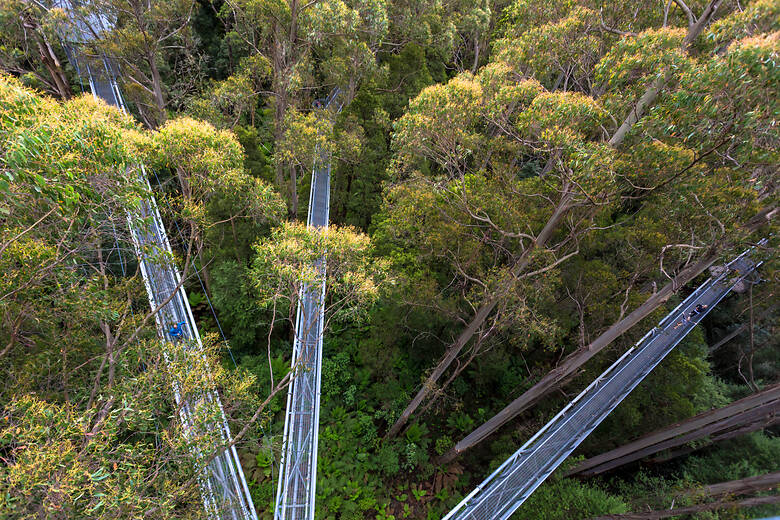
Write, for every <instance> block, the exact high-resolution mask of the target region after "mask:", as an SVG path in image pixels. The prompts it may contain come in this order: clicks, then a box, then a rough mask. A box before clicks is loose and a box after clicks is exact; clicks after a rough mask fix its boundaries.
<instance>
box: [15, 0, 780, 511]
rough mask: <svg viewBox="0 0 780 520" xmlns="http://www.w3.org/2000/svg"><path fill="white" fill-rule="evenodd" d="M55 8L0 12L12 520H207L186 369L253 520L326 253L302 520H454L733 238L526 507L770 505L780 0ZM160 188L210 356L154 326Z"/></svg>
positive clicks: (778, 491)
mask: <svg viewBox="0 0 780 520" xmlns="http://www.w3.org/2000/svg"><path fill="white" fill-rule="evenodd" d="M63 5H64V4H62V3H59V2H54V1H52V0H36V1H30V0H0V68H2V72H0V195H1V196H0V378H2V380H3V384H2V385H0V518H3V519H5V518H7V519H38V518H52V519H78V518H107V519H108V518H117V519H129V518H182V519H195V518H207V514H206V512H205V510H204V508H203V502H202V501H201V497H200V489H199V483H198V477H197V474H196V467H195V466H196V465H195V464H193V460H192V457H193V455H192V451H193V450H192V446H191V444H190V443H189V442H188V441H186V440H185V438H184V436H183V435H182V424H181V422H180V421H179V420H177V414H178V412H179V410H178V409H177V401H176V400H175V399H174V395H173V392H172V391H171V388H172V382H174V381H175V382H176V384H177V385H180V387H179V388H180V390H181V389H182V388H183V389H184V390H183V391H186V389H187V388H199V387H204V386H209V385H212V386H214V387H216V388H217V389H218V391H219V395H220V397H221V399H222V403H223V405H224V409H225V413H226V414H227V416H228V420H229V423H230V426H231V431H232V432H233V433H234V434H235V436H236V438H235V439H233V440H234V442H235V446H236V447H237V448H238V454H239V457H240V460H241V463H242V466H243V470H244V472H245V474H246V477H247V480H248V483H249V489H250V491H251V494H252V497H253V500H254V504H255V507H256V508H257V513H258V516H259V517H260V518H263V519H270V518H273V503H274V497H275V493H276V486H277V478H278V471H279V459H280V453H281V445H282V433H283V429H284V416H285V413H284V410H285V403H286V401H285V398H286V395H287V389H286V386H287V385H288V384H289V382H290V379H291V377H292V375H293V374H291V372H290V370H291V362H292V361H293V360H291V357H292V346H293V339H294V337H295V334H296V332H295V330H294V327H295V318H296V309H297V305H298V300H299V297H300V295H301V287H302V286H303V285H304V284H305V283H309V282H312V280H314V279H316V278H317V276H318V273H317V272H315V271H312V269H311V268H310V266H311V265H312V263H313V262H314V260H315V259H317V258H318V257H319V255H321V254H322V252H323V251H326V252H327V281H326V283H327V292H326V299H325V302H324V305H325V329H324V354H323V360H322V388H321V412H320V422H319V424H320V426H319V450H318V473H317V513H316V516H317V518H320V519H368V518H370V519H374V518H376V519H397V520H398V519H404V518H414V519H439V518H442V517H443V516H444V515H445V514H446V513H447V512H448V511H449V510H451V509H452V508H453V507H454V506H455V505H456V504H457V503H458V502H460V500H461V499H462V498H463V497H464V496H465V495H466V494H468V493H469V492H470V491H471V490H472V489H473V488H474V486H476V485H477V484H479V483H480V482H481V481H482V480H483V479H484V478H485V477H486V476H487V475H488V474H490V473H491V472H492V471H493V470H495V469H496V468H497V467H498V466H499V464H501V462H502V461H504V460H505V459H506V458H507V457H508V456H509V455H511V454H512V453H513V452H515V450H517V449H518V448H519V447H520V446H521V445H522V444H523V443H524V442H525V441H526V440H528V439H529V438H530V437H531V436H532V435H533V434H534V433H535V432H536V431H537V430H539V428H541V427H542V426H543V425H544V424H545V423H546V422H547V421H548V420H550V419H551V418H552V417H553V416H555V414H557V413H558V411H559V410H561V409H562V408H563V407H564V406H565V405H566V404H567V403H568V402H569V401H571V400H572V398H574V397H575V396H576V395H577V394H578V393H579V392H580V391H581V390H582V389H584V388H585V387H586V386H588V385H589V384H590V383H591V381H593V380H594V379H595V378H596V377H597V376H598V375H599V374H601V373H602V372H603V371H604V370H605V369H606V368H607V367H608V366H609V365H610V364H611V363H613V362H614V361H615V360H616V359H618V358H619V357H620V356H621V355H622V354H623V353H624V352H626V350H627V349H629V348H630V347H631V346H632V345H634V344H635V343H636V342H637V340H639V339H640V338H642V337H643V336H644V335H645V333H647V332H648V331H649V330H651V329H652V328H653V327H654V325H655V324H656V323H658V322H659V320H661V319H662V318H663V317H664V316H666V315H667V313H669V312H670V311H672V309H674V308H675V307H676V306H677V305H678V303H680V301H682V300H683V299H685V298H686V297H687V296H688V295H689V294H691V292H692V291H694V290H695V289H696V287H697V286H698V285H700V284H701V283H702V282H704V281H705V280H706V279H707V277H708V276H710V274H711V273H717V272H718V269H719V268H720V269H722V266H723V265H724V264H725V263H727V262H728V261H729V260H730V259H732V258H734V257H735V256H736V255H738V254H740V253H741V252H743V251H745V250H746V249H748V248H750V247H753V248H754V249H753V250H752V253H751V258H752V259H753V260H754V261H756V262H763V264H762V265H761V266H760V268H759V270H758V271H757V276H755V277H753V278H751V280H750V282H749V283H740V284H738V286H736V287H735V290H734V291H732V292H731V293H730V294H729V295H728V296H727V297H726V298H725V299H724V300H723V301H721V302H720V303H719V304H718V306H717V308H714V309H708V310H709V313H708V314H707V315H706V316H705V317H704V319H703V320H702V322H701V324H700V325H699V326H697V327H696V328H695V329H693V331H692V332H691V333H690V334H688V335H687V336H686V337H685V339H684V340H683V341H682V342H681V343H680V344H679V345H678V346H677V347H676V348H675V349H674V350H673V351H672V352H671V353H670V354H669V355H668V356H667V357H666V359H664V360H663V362H662V363H661V364H660V365H659V366H658V367H657V368H655V370H653V371H652V373H650V374H649V375H648V376H647V377H646V379H645V380H644V381H643V382H642V383H641V384H640V385H639V386H638V387H637V389H636V390H635V391H634V392H633V393H631V394H630V395H629V396H628V397H627V398H626V399H625V401H623V402H622V403H621V404H620V405H619V406H618V407H617V408H616V409H615V410H614V411H613V412H612V413H611V414H610V415H609V417H608V418H607V419H606V420H605V421H604V422H603V423H602V424H601V425H600V426H599V427H598V428H596V430H595V431H593V433H592V434H591V435H590V436H589V437H587V439H585V441H584V442H583V443H582V445H581V446H580V447H579V448H578V449H577V450H576V451H575V452H574V453H573V455H572V456H571V457H570V458H568V459H567V460H566V461H565V462H564V463H563V465H562V466H561V467H560V468H559V469H558V470H557V471H556V472H555V473H553V474H552V475H551V477H550V478H549V479H548V480H547V481H546V482H545V483H544V484H542V485H541V486H540V487H539V488H538V490H537V491H536V492H535V493H534V494H533V495H532V496H531V497H530V499H529V500H528V501H527V502H526V503H525V504H523V505H522V506H521V507H520V508H519V509H518V510H517V511H516V513H515V514H514V515H513V516H512V518H515V519H529V520H536V519H538V520H559V519H560V520H570V519H587V518H667V517H671V516H674V517H676V518H696V519H712V520H714V519H721V520H725V519H753V518H761V517H771V516H773V515H780V487H779V486H780V436H779V434H780V429H778V428H780V393H778V386H777V385H778V383H780V377H779V375H778V374H779V372H778V369H779V368H780V346H779V345H778V343H779V342H778V338H779V337H780V335H778V307H777V303H776V300H775V298H776V292H777V290H778V274H777V273H778V271H777V266H778V258H777V255H776V254H775V251H776V246H777V233H778V229H777V222H776V219H775V216H776V213H777V203H778V159H779V157H778V156H779V155H780V148H779V146H778V145H779V144H780V123H779V122H780V102H779V101H778V92H780V3H778V2H777V1H774V0H669V1H666V2H664V1H660V0H659V1H652V2H651V1H645V0H634V1H629V2H603V3H601V2H595V1H593V0H558V1H554V2H531V1H530V0H472V1H464V0H417V1H410V0H362V1H357V0H311V1H305V2H303V1H300V0H145V1H141V0H83V1H81V2H78V3H76V7H72V9H73V10H76V11H78V12H79V13H80V15H81V16H83V17H85V19H93V20H94V19H100V20H107V21H110V28H107V29H105V30H102V31H95V32H94V33H92V34H91V36H90V37H89V38H88V39H85V40H82V41H78V42H75V43H74V40H75V36H74V35H75V33H76V31H75V29H74V27H73V25H72V24H71V23H69V21H68V20H69V14H68V13H67V12H66V11H65V10H64V9H63ZM75 45H77V46H78V52H79V53H80V54H81V55H82V56H85V57H87V59H89V58H98V57H102V58H105V59H106V62H110V63H112V64H114V65H115V67H116V69H117V70H118V71H119V80H120V87H121V90H122V93H123V95H124V98H125V101H126V103H127V107H128V112H129V113H123V112H121V111H119V110H118V109H116V108H114V107H110V106H108V105H107V104H106V103H104V102H102V101H100V100H95V99H94V98H93V96H92V95H91V93H90V84H89V82H87V81H86V80H85V77H84V74H83V70H81V68H80V67H79V66H78V65H79V62H78V60H74V59H72V58H73V49H74V46H75ZM82 64H83V62H82ZM336 87H339V88H340V89H341V94H340V103H341V107H342V108H341V111H340V113H338V114H335V112H331V113H330V115H328V113H325V112H324V111H323V110H320V109H319V108H316V107H317V106H318V103H317V100H321V99H323V98H325V97H326V96H327V95H328V94H329V93H330V92H331V91H333V89H334V88H336ZM326 156H327V157H329V160H330V164H331V191H330V227H329V228H328V230H327V232H323V233H320V232H318V231H316V230H312V229H307V227H306V218H307V212H308V204H309V190H310V185H311V181H312V175H313V174H312V172H313V169H314V166H315V161H316V160H317V158H321V157H326ZM141 164H142V165H144V166H145V170H143V173H146V176H147V178H148V180H149V185H146V183H139V182H138V178H139V171H140V170H139V165H141ZM143 173H141V175H142V176H143ZM150 190H151V191H150ZM152 195H153V196H154V197H155V198H156V200H157V204H158V206H159V210H160V213H161V216H162V219H163V221H164V222H165V227H166V229H167V232H168V237H169V239H170V241H171V245H172V247H173V254H172V258H171V259H170V260H171V261H172V262H175V264H176V265H177V266H178V268H179V269H180V270H181V273H182V282H183V286H184V288H185V289H186V291H187V295H188V298H189V304H190V306H191V307H192V309H193V313H194V316H195V318H196V320H197V323H198V327H199V328H200V330H201V333H202V335H203V349H204V352H205V353H206V356H205V357H202V358H201V357H197V356H192V355H188V354H187V352H186V351H184V350H182V349H178V350H177V349H176V345H175V342H174V343H170V342H167V343H165V342H161V341H160V339H159V336H158V328H157V326H156V325H155V318H154V313H153V312H152V310H151V309H150V306H149V301H148V300H147V293H146V289H145V286H144V279H143V276H142V274H143V273H142V269H141V266H140V263H139V261H138V256H137V255H138V250H137V249H136V248H134V242H133V237H132V233H131V229H130V226H129V225H128V214H130V213H132V211H133V208H136V207H138V203H139V200H142V199H144V198H147V197H149V196H152ZM128 212H130V213H128ZM763 238H767V239H768V243H759V242H760V240H761V239H763ZM161 343H162V344H161ZM715 416H716V417H718V419H717V421H714V420H712V421H707V420H703V419H701V417H715ZM648 434H652V435H648ZM661 440H663V442H660V441H661ZM634 441H636V442H634ZM630 443H633V444H630ZM208 446H210V444H209V443H208V439H204V440H203V444H202V445H201V448H203V449H208ZM219 449H224V448H222V447H221V448H219ZM612 450H615V451H612ZM640 450H641V451H640ZM634 452H639V453H638V454H634V455H632V453H634ZM600 455H601V457H599V456H600ZM594 457H599V458H594Z"/></svg>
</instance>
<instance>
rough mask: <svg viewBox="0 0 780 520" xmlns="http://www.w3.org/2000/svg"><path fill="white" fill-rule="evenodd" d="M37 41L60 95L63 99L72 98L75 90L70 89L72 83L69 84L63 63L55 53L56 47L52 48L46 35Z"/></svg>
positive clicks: (42, 58)
mask: <svg viewBox="0 0 780 520" xmlns="http://www.w3.org/2000/svg"><path fill="white" fill-rule="evenodd" d="M36 43H37V44H38V52H39V53H40V55H41V61H42V62H43V65H44V66H45V67H46V70H48V71H49V75H51V79H52V80H53V81H54V85H55V86H56V87H57V92H58V93H59V95H60V97H61V98H62V99H68V98H70V97H71V96H73V92H72V91H71V90H70V85H68V80H67V78H66V77H65V71H63V70H62V64H61V63H60V60H59V59H58V58H57V55H56V54H55V53H54V49H52V47H51V45H50V44H49V42H48V40H47V39H46V37H45V36H39V37H38V38H36Z"/></svg>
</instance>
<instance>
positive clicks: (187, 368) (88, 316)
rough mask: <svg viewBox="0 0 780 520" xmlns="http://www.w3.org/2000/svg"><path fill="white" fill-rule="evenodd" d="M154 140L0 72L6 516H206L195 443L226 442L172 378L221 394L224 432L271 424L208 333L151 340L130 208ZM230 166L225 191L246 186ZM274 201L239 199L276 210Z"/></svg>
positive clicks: (211, 416) (250, 383)
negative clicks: (197, 343) (190, 411)
mask: <svg viewBox="0 0 780 520" xmlns="http://www.w3.org/2000/svg"><path fill="white" fill-rule="evenodd" d="M197 138H198V136H194V137H193V139H197ZM151 143H153V136H151V135H150V134H148V133H146V132H145V131H143V130H142V129H141V128H140V127H139V125H137V124H136V123H135V122H133V120H132V119H131V118H130V117H129V116H127V115H125V114H123V113H122V112H120V111H119V110H117V109H115V108H110V107H107V106H106V105H105V104H104V103H102V102H99V101H95V100H94V99H93V98H92V96H89V95H86V96H81V97H78V98H74V99H72V100H70V101H68V102H67V103H57V102H55V101H53V100H51V99H48V98H44V97H41V96H39V95H38V94H36V93H34V92H33V91H31V90H28V89H26V88H24V87H23V86H22V85H21V84H20V83H19V82H18V81H17V80H14V79H12V78H9V77H8V76H5V75H2V76H0V150H2V152H0V168H1V169H0V171H1V172H2V178H1V179H0V193H2V197H0V267H2V272H3V276H2V277H1V278H2V279H1V280H0V320H1V321H0V324H1V325H0V345H1V346H0V373H1V374H2V376H3V378H4V381H5V384H4V385H3V386H2V388H1V389H0V396H2V398H1V399H0V401H2V405H0V447H2V451H3V459H4V460H3V464H2V466H0V509H2V511H3V513H5V514H7V515H10V516H12V517H14V518H38V517H40V516H41V515H43V516H45V517H47V518H63V519H65V518H94V517H95V516H99V517H101V518H128V517H139V516H144V515H147V516H160V517H166V516H170V515H175V516H177V517H181V518H204V517H205V516H206V511H205V510H204V508H203V506H202V502H201V500H200V497H199V495H200V492H199V476H198V472H197V470H196V468H197V465H196V461H197V459H196V457H195V456H194V455H193V446H198V448H199V449H200V450H201V453H204V454H205V455H206V456H207V457H208V456H210V455H211V454H214V453H217V452H219V450H221V449H224V446H220V445H219V443H216V444H215V442H214V441H215V439H214V438H213V436H212V434H209V433H204V435H202V436H199V437H198V438H194V439H193V438H192V437H190V438H186V437H185V436H184V435H183V432H182V425H181V423H180V422H179V421H177V420H176V419H175V417H176V416H177V412H178V410H177V404H176V400H175V399H174V396H173V393H172V392H171V390H170V389H171V385H172V384H173V383H174V381H175V382H176V383H177V385H179V390H180V391H181V392H185V393H189V392H197V391H200V390H202V388H204V387H212V386H214V385H216V386H217V387H219V388H221V389H223V390H224V394H223V396H222V400H223V402H224V404H225V410H226V412H227V414H228V416H229V417H230V418H231V420H236V421H238V422H239V424H240V425H241V428H240V432H239V433H238V434H237V435H236V436H235V437H234V438H233V439H231V440H230V442H231V443H236V442H240V441H242V440H246V439H245V437H246V436H247V435H248V434H254V433H255V428H256V427H257V422H258V421H259V420H265V419H266V417H265V406H266V404H267V403H268V400H267V399H266V400H263V397H261V396H265V395H267V391H266V390H265V389H263V390H260V388H258V385H257V381H256V380H255V379H254V377H253V376H251V375H249V374H247V373H245V372H243V371H241V370H238V371H235V372H232V371H231V372H228V371H226V370H224V369H223V368H222V366H221V364H220V363H219V362H218V361H217V356H218V355H219V350H220V348H221V345H220V344H219V343H217V342H216V341H214V338H213V337H210V336H207V337H206V338H204V350H203V355H201V354H200V351H199V350H197V349H191V348H188V345H187V343H186V342H184V341H182V342H177V343H170V342H168V343H165V344H161V342H160V340H159V338H158V335H157V333H158V331H157V330H156V329H155V327H154V325H153V324H154V312H153V311H150V309H149V305H148V300H147V299H146V293H145V290H144V285H143V283H142V281H141V276H140V270H139V261H138V259H137V258H136V257H135V254H134V249H133V248H132V247H131V246H130V244H131V243H132V239H131V237H130V235H129V233H128V228H127V217H126V215H127V213H126V212H127V211H130V212H132V211H133V209H134V208H136V207H138V205H139V204H140V201H141V200H142V199H145V198H147V197H148V196H149V193H148V192H147V190H146V188H145V186H144V185H143V184H142V183H140V182H138V179H139V177H138V174H139V172H138V171H137V169H136V168H137V166H136V165H137V164H138V162H139V161H140V160H142V159H144V158H146V157H149V156H156V157H158V158H159V157H160V150H159V149H158V150H156V151H153V152H150V151H149V147H150V146H152V144H151ZM147 154H148V155H147ZM199 173H200V174H202V175H203V176H204V177H205V176H207V175H206V173H207V172H203V171H201V172H199ZM232 177H235V172H234V173H233V176H232ZM232 177H231V176H229V175H223V176H222V177H221V179H222V180H224V181H226V183H227V184H228V185H227V186H221V187H220V189H222V190H227V191H229V190H230V189H231V187H232V189H236V190H239V191H241V192H242V194H240V195H238V196H236V198H237V199H238V200H240V199H241V196H242V195H244V192H246V193H245V196H247V197H248V196H251V195H252V193H253V192H252V190H251V189H247V188H251V187H252V186H251V185H250V186H246V183H244V185H240V183H239V184H237V183H235V182H233V184H231V183H230V181H231V179H232ZM204 182H207V181H204ZM193 185H196V183H195V182H193ZM193 189H197V186H194V188H193ZM265 203H267V204H265ZM280 206H281V204H280V200H279V199H278V197H277V204H274V203H273V199H272V198H267V199H262V198H261V199H259V200H258V205H257V206H256V207H250V208H248V209H247V208H238V209H241V211H245V212H246V213H247V214H249V213H252V212H254V215H255V217H256V218H273V216H274V214H278V213H279V210H280ZM194 213H197V212H194ZM261 213H264V215H265V217H261V215H260V214H261ZM196 216H197V215H194V216H193V215H190V216H189V218H190V219H192V220H195V218H194V217H196ZM179 218H181V216H180V217H179ZM188 242H189V246H190V247H187V249H186V251H185V252H184V254H183V265H184V269H183V273H182V276H183V280H187V279H188V277H189V274H190V273H191V271H190V270H188V269H187V266H189V264H190V255H191V253H192V248H191V245H192V240H189V241H188ZM158 260H159V261H161V262H162V261H166V260H171V261H172V260H173V259H172V258H171V259H166V258H158ZM207 367H210V368H211V369H210V370H209V369H207ZM288 380H289V378H287V379H283V378H282V380H281V381H279V382H278V384H277V385H276V387H275V388H273V389H272V391H271V395H273V394H274V393H275V392H278V391H279V390H280V389H281V387H283V386H284V384H286V382H287V381H288ZM268 399H270V397H269V398H268ZM201 411H202V412H203V415H202V416H201V417H200V418H202V419H203V420H205V421H207V422H212V421H220V420H222V416H221V415H220V414H221V412H219V410H217V409H215V408H212V407H202V409H201Z"/></svg>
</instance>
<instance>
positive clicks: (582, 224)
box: [381, 62, 614, 436]
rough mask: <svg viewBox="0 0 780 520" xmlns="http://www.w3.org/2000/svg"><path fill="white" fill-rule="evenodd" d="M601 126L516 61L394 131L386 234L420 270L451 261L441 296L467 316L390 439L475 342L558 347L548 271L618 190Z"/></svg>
mask: <svg viewBox="0 0 780 520" xmlns="http://www.w3.org/2000/svg"><path fill="white" fill-rule="evenodd" d="M605 121H606V112H605V111H604V110H603V108H602V107H601V106H600V105H599V103H598V102H597V101H595V100H593V99H591V98H589V97H586V96H584V95H582V94H579V93H563V92H549V91H547V90H546V89H544V87H543V86H542V85H540V84H539V83H538V82H536V81H534V80H527V79H523V78H522V75H521V74H520V73H519V72H518V71H517V69H516V68H515V67H513V63H511V62H497V63H492V64H490V65H488V66H486V67H485V68H484V69H482V70H481V71H480V73H479V74H478V75H477V76H475V77H474V76H471V75H470V74H464V75H461V76H459V77H457V78H455V79H453V80H452V81H450V82H449V83H448V84H447V85H438V86H433V87H429V88H428V89H426V90H424V91H423V92H422V93H421V94H420V95H419V96H418V97H417V98H416V99H415V100H413V101H412V102H411V103H410V107H409V111H408V112H407V114H405V115H404V117H402V118H401V120H399V121H398V123H397V124H396V134H395V140H396V141H395V142H396V149H397V160H396V163H395V168H396V175H397V179H398V182H397V185H396V186H395V187H393V188H391V189H390V190H389V191H388V195H387V207H388V210H387V218H386V220H385V221H384V222H383V223H382V224H381V225H382V229H383V231H384V232H385V233H386V236H387V239H388V240H390V241H392V242H395V243H396V244H404V243H405V242H406V243H408V242H409V241H413V242H414V243H415V244H419V245H418V246H416V247H415V249H417V250H418V252H419V253H418V254H419V255H420V258H419V260H418V261H420V262H422V263H427V262H435V263H436V264H437V265H441V264H442V263H443V262H444V264H445V265H443V269H444V272H443V273H440V276H443V277H445V278H444V279H445V280H446V282H445V284H446V285H445V287H442V289H443V290H444V291H445V292H449V291H450V290H452V291H453V292H454V293H455V294H456V295H457V296H456V297H457V298H458V299H460V300H461V301H462V302H463V303H464V304H465V308H466V309H468V310H466V311H465V312H464V313H463V314H461V315H458V312H457V311H456V312H455V314H454V319H455V320H456V321H461V322H462V323H463V324H464V330H463V332H462V333H461V334H460V335H459V336H457V338H455V339H454V341H453V342H452V343H451V345H450V346H449V347H447V350H446V352H445V355H444V357H443V358H442V360H441V361H440V362H439V363H438V364H437V366H436V367H435V368H434V370H433V371H432V373H431V374H430V376H429V377H428V378H427V380H426V382H425V383H424V384H423V387H422V389H421V390H420V391H419V392H418V394H417V396H416V397H415V398H414V399H413V400H412V402H411V403H410V405H409V406H408V407H407V409H406V410H405V412H404V413H403V414H402V415H401V417H400V418H399V419H398V421H397V422H396V423H395V425H394V426H393V427H392V428H391V430H390V432H389V435H391V436H392V435H395V434H397V433H398V432H399V431H400V429H401V428H402V427H403V424H404V423H405V422H406V420H408V418H409V417H410V416H411V414H412V413H413V412H414V410H415V409H416V408H417V406H419V404H420V403H421V402H422V401H423V400H424V399H425V398H426V397H427V396H428V395H429V394H430V393H431V392H432V391H433V390H434V388H435V384H436V381H437V380H438V379H439V377H441V375H443V373H444V372H445V371H446V370H447V368H448V367H449V366H450V365H451V364H452V362H453V361H454V360H455V359H456V358H457V356H458V354H459V353H460V352H461V350H462V349H463V348H464V347H465V346H466V345H467V344H468V343H469V342H470V341H471V340H472V338H474V343H473V346H472V354H476V353H477V352H479V351H480V349H481V348H483V346H484V345H483V343H484V342H485V341H486V340H487V339H488V338H490V336H491V335H493V334H494V333H495V332H496V331H498V330H501V329H504V330H506V329H515V328H520V329H522V328H524V327H527V328H528V331H527V333H526V334H523V337H524V338H526V340H528V339H530V337H531V336H537V335H538V336H540V337H545V336H546V337H549V338H554V337H555V334H554V333H551V327H552V329H554V324H545V323H544V321H543V320H538V317H537V315H536V313H535V312H534V310H533V309H534V304H532V303H531V301H532V300H533V298H534V296H536V295H537V294H538V295H539V296H541V295H543V294H544V293H545V292H548V296H547V298H548V299H549V290H550V288H551V285H550V284H549V283H548V282H547V275H548V273H550V272H551V271H553V270H554V269H555V268H556V267H557V266H559V265H561V264H562V263H563V262H565V261H566V260H567V259H569V258H571V257H573V256H574V255H576V254H577V252H578V243H579V240H580V238H581V236H582V234H583V233H585V232H586V231H587V230H588V228H589V227H590V226H591V225H592V222H593V217H594V215H595V214H596V213H597V212H598V211H599V209H600V208H603V207H605V205H606V204H607V202H608V201H609V195H610V193H611V192H612V191H614V173H613V165H612V162H613V157H612V155H613V152H612V150H611V149H610V148H609V147H608V146H606V145H605V144H604V143H603V142H601V141H603V138H602V136H603V130H602V126H603V124H604V123H605ZM423 169H425V170H427V171H428V173H427V174H426V173H423V171H425V170H423ZM445 260H446V262H445ZM449 266H451V267H449ZM554 279H555V278H554V277H553V281H552V284H553V285H554V283H555V282H554ZM446 286H449V287H450V288H447V287H446ZM532 295H533V296H532ZM542 299H544V297H542ZM495 309H498V312H496V313H494V312H493V311H494V310H495ZM488 318H490V319H489V320H488ZM531 331H533V332H531ZM471 359H473V355H472V356H471ZM462 367H463V365H461V368H460V369H461V370H462Z"/></svg>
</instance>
